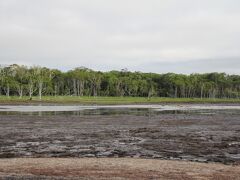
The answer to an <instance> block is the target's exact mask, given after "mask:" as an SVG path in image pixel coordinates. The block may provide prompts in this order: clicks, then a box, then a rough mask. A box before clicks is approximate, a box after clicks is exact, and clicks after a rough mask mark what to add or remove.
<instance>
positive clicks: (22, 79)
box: [0, 64, 240, 99]
mask: <svg viewBox="0 0 240 180" xmlns="http://www.w3.org/2000/svg"><path fill="white" fill-rule="evenodd" d="M0 95H5V96H8V97H10V96H19V98H22V97H23V96H29V98H30V99H31V98H32V96H39V99H41V98H42V96H132V97H148V98H151V97H154V96H155V97H156V96H157V97H173V98H240V76H239V75H227V74H225V73H205V74H191V75H185V74H174V73H167V74H157V73H142V72H129V71H128V70H126V69H122V70H121V71H110V72H100V71H94V70H91V69H88V68H85V67H79V68H75V69H73V70H70V71H67V72H62V71H60V70H57V69H49V68H46V67H39V66H33V67H27V66H22V65H17V64H13V65H10V66H0Z"/></svg>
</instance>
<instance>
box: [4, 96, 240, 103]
mask: <svg viewBox="0 0 240 180" xmlns="http://www.w3.org/2000/svg"><path fill="white" fill-rule="evenodd" d="M35 103H36V104H38V103H57V104H89V105H90V104H99V105H101V104H102V105H108V104H109V105H118V104H161V103H240V99H217V98H215V99H200V98H163V97H152V98H150V99H148V98H146V97H86V96H84V97H76V96H56V97H55V96H43V97H42V99H41V100H39V98H38V97H33V98H32V100H30V99H29V97H22V98H19V97H17V96H12V97H6V96H0V104H35Z"/></svg>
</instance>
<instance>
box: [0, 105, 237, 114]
mask: <svg viewBox="0 0 240 180" xmlns="http://www.w3.org/2000/svg"><path fill="white" fill-rule="evenodd" d="M121 114H122V115H123V114H129V115H146V116H149V115H158V114H201V115H214V114H235V115H240V106H239V105H231V106H227V105H107V106H97V105H93V106H83V105H81V106H78V105H71V106H69V105H68V106H60V105H50V106H49V105H34V106H33V105H27V106H26V105H19V106H12V105H7V106H0V115H38V116H44V115H77V116H82V115H121Z"/></svg>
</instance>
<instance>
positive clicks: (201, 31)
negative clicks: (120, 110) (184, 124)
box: [0, 0, 240, 74]
mask: <svg viewBox="0 0 240 180" xmlns="http://www.w3.org/2000/svg"><path fill="white" fill-rule="evenodd" d="M13 63H17V64H22V65H27V66H33V65H40V66H46V67H50V68H58V69H61V70H69V69H72V68H75V67H80V66H85V67H88V68H91V69H94V70H101V71H110V70H121V69H123V68H127V69H128V70H130V71H142V72H155V73H167V72H174V73H184V74H190V73H205V72H226V73H229V74H240V1H239V0H181V1H180V0H40V1H39V0H0V64H13Z"/></svg>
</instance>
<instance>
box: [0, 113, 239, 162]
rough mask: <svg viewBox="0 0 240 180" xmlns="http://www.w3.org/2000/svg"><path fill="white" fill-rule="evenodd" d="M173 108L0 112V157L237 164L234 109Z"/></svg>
mask: <svg viewBox="0 0 240 180" xmlns="http://www.w3.org/2000/svg"><path fill="white" fill-rule="evenodd" d="M222 111H224V110H222ZM103 112H104V111H103ZM175 113H176V114H174V113H173V112H165V113H155V114H151V112H148V111H147V110H146V111H142V112H141V113H136V114H134V113H131V114H128V113H123V112H122V113H112V114H109V113H91V112H89V114H91V115H89V114H88V113H87V112H85V114H74V113H73V114H64V113H63V114H55V115H52V114H50V115H47V114H46V115H44V116H38V115H18V114H15V115H14V114H10V115H6V114H5V115H4V114H1V115H0V158H13V157H136V158H137V157H141V158H158V159H180V160H190V161H198V162H220V163H225V164H239V163H240V116H239V114H237V113H205V114H201V113H177V112H175Z"/></svg>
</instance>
